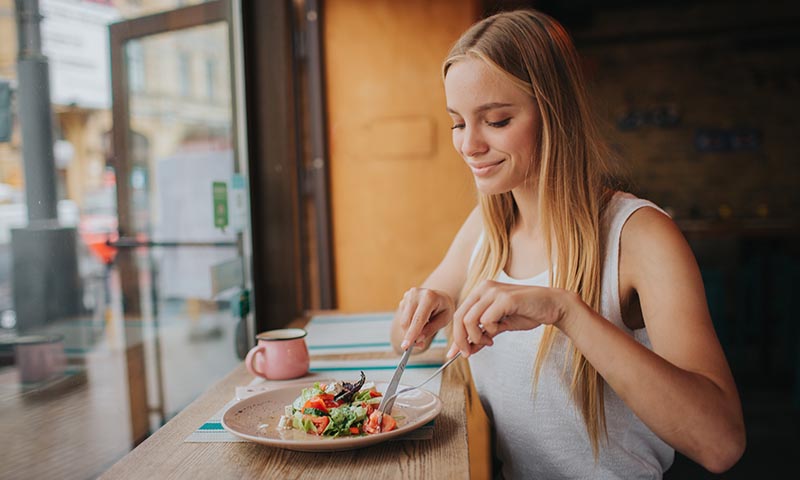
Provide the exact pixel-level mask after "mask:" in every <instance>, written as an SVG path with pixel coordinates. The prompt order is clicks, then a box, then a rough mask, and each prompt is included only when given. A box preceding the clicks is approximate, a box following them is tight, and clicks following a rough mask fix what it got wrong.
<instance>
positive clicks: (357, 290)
mask: <svg viewBox="0 0 800 480" xmlns="http://www.w3.org/2000/svg"><path fill="white" fill-rule="evenodd" d="M477 12H478V5H477V1H476V0H471V1H455V0H447V1H445V0H438V1H421V0H414V1H405V2H393V1H388V0H370V1H359V0H330V1H327V2H325V15H324V47H325V56H326V58H325V65H326V67H325V68H326V71H325V74H326V82H327V92H326V94H327V102H328V105H327V107H328V128H329V131H328V137H329V147H330V150H329V151H330V172H331V205H332V207H331V208H332V223H333V253H334V261H335V266H334V268H335V281H336V288H337V305H338V307H339V308H340V309H343V310H348V311H369V310H391V309H394V308H395V307H396V306H397V303H398V301H399V300H400V298H401V296H402V294H403V292H404V291H405V290H406V289H408V288H409V287H411V286H414V285H418V284H419V283H421V282H422V281H423V280H424V279H425V277H427V275H428V274H429V273H430V272H431V271H432V270H433V268H435V267H436V265H437V264H438V263H439V261H440V260H441V258H442V256H443V255H444V253H445V252H446V250H447V247H448V246H449V245H450V241H451V240H452V238H453V236H454V235H455V233H456V231H457V230H458V228H459V227H460V225H461V223H462V222H463V221H464V219H465V218H466V216H467V214H468V213H469V211H470V210H471V209H472V207H473V206H474V205H475V198H476V197H475V191H474V187H473V182H472V179H471V176H470V175H469V172H468V171H467V169H466V167H465V166H464V165H463V163H462V162H461V159H460V158H459V156H458V155H457V154H456V152H455V151H454V150H453V146H452V143H451V132H450V126H451V124H452V122H451V121H450V118H449V116H448V115H447V113H446V111H445V98H444V90H443V86H442V81H441V74H440V69H441V63H442V60H443V59H444V57H445V55H446V54H447V52H448V50H449V49H450V47H451V45H452V44H453V42H454V41H455V40H456V39H457V38H458V36H459V35H460V34H461V33H462V32H463V31H464V29H466V28H467V27H468V26H469V25H470V24H471V23H472V22H474V21H475V19H476V18H477V15H478V13H477Z"/></svg>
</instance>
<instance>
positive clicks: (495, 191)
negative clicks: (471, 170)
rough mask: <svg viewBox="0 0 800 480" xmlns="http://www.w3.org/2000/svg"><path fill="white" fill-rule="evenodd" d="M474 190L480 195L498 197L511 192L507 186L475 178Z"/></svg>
mask: <svg viewBox="0 0 800 480" xmlns="http://www.w3.org/2000/svg"><path fill="white" fill-rule="evenodd" d="M475 188H477V189H478V193H480V194H482V195H500V194H501V193H508V192H510V191H511V188H510V187H508V185H503V184H500V183H498V182H493V181H491V180H483V179H477V178H476V179H475Z"/></svg>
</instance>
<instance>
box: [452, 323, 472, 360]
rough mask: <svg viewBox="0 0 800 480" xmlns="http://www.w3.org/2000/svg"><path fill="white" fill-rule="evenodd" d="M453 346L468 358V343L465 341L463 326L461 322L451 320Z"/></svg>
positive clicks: (465, 334)
mask: <svg viewBox="0 0 800 480" xmlns="http://www.w3.org/2000/svg"><path fill="white" fill-rule="evenodd" d="M452 334H453V345H455V347H456V348H457V349H458V350H460V351H461V353H462V354H463V355H465V356H469V342H468V341H467V333H466V331H465V330H464V324H463V323H462V322H461V320H457V319H456V318H453V332H452Z"/></svg>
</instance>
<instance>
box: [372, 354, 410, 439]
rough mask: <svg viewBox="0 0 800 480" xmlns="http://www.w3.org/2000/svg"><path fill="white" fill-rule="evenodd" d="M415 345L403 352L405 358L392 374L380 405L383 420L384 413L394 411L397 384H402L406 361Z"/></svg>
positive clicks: (379, 409)
mask: <svg viewBox="0 0 800 480" xmlns="http://www.w3.org/2000/svg"><path fill="white" fill-rule="evenodd" d="M413 349H414V347H413V346H410V347H408V350H406V351H405V352H403V358H401V359H400V363H399V364H398V365H397V368H396V369H395V371H394V375H392V380H391V381H390V382H389V386H388V387H387V388H386V391H385V392H384V393H383V400H381V404H380V405H379V406H378V411H379V412H381V416H380V420H381V421H382V420H383V414H384V413H385V414H387V415H388V414H390V413H392V407H393V406H394V400H395V399H394V398H392V397H393V396H394V393H395V392H396V391H397V385H399V384H400V377H402V376H403V372H404V371H405V370H406V363H408V359H409V357H411V350H413ZM379 424H380V423H379Z"/></svg>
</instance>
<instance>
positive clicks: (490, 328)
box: [478, 302, 508, 337]
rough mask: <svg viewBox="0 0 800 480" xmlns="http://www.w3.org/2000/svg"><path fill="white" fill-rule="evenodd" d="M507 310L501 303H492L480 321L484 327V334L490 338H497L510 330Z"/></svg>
mask: <svg viewBox="0 0 800 480" xmlns="http://www.w3.org/2000/svg"><path fill="white" fill-rule="evenodd" d="M506 313H507V308H505V307H504V306H503V305H502V304H501V303H500V302H492V304H491V305H489V306H488V307H487V308H486V309H485V310H484V311H483V312H482V314H481V316H480V318H479V319H478V321H479V322H480V324H481V325H482V326H483V330H484V333H485V334H486V335H488V336H490V337H495V336H497V335H498V334H500V333H502V332H504V331H506V330H508V322H506V320H507V317H506Z"/></svg>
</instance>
